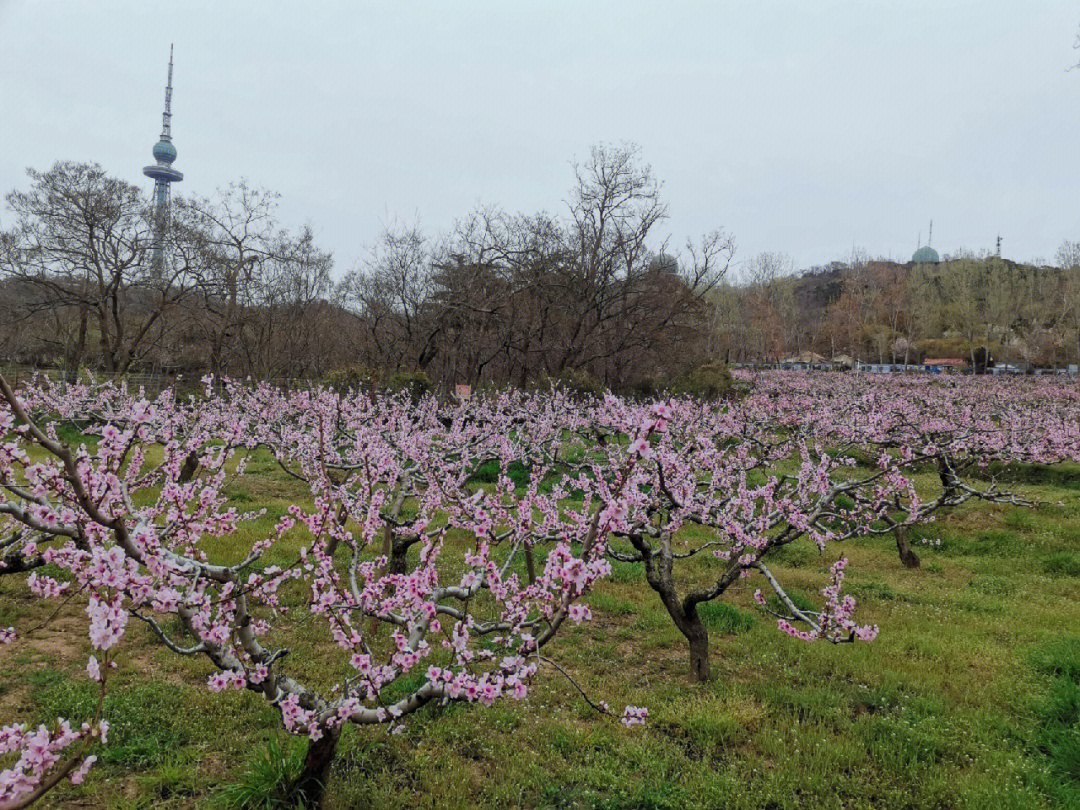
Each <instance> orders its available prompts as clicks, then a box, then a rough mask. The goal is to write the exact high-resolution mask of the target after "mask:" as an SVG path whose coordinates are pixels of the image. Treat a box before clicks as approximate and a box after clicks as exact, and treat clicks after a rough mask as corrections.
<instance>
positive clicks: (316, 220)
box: [0, 0, 1080, 272]
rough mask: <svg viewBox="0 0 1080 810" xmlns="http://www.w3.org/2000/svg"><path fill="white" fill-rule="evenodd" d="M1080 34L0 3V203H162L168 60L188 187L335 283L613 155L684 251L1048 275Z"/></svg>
mask: <svg viewBox="0 0 1080 810" xmlns="http://www.w3.org/2000/svg"><path fill="white" fill-rule="evenodd" d="M1078 25H1080V4H1077V3H1075V2H1064V0H1018V1H1017V2H988V0H981V2H953V1H952V0H937V1H936V2H906V1H904V0H888V2H886V1H885V0H859V1H858V2H827V0H806V1H805V2H765V1H764V0H757V2H749V3H734V2H725V3H718V2H697V3H690V2H653V3H640V2H627V1H626V0H623V2H613V3H601V2H583V0H579V1H578V2H571V3H562V2H552V1H551V0H549V2H545V3H523V2H505V0H504V1H503V2H491V3H481V2H468V0H461V1H460V2H429V3H411V2H385V3H378V4H371V3H356V2H341V3H331V2H320V3H314V2H308V3H283V2H266V0H264V1H263V2H259V3H238V2H227V3H226V2H220V0H215V2H198V3H196V2H186V1H185V0H173V2H169V3H157V2H148V1H147V0H141V1H140V2H115V1H110V0H105V1H104V2H74V1H73V2H59V1H53V0H40V2H30V1H29V0H14V1H13V0H0V188H2V189H3V190H4V191H7V190H10V189H11V188H13V187H16V186H19V187H24V186H25V185H26V178H25V173H24V170H25V168H26V167H27V166H34V167H36V168H40V169H45V168H47V167H48V166H49V165H51V164H52V162H53V161H55V160H58V159H73V160H95V161H98V162H100V163H101V164H103V165H104V166H105V167H106V169H108V170H109V171H110V172H113V173H115V174H117V175H120V176H123V177H126V178H128V179H130V180H131V181H134V182H137V183H143V184H145V185H146V187H147V189H149V188H150V186H151V182H150V181H149V180H148V179H147V178H144V177H142V175H141V170H142V167H143V166H144V165H146V164H148V163H151V162H152V159H151V155H150V149H151V147H152V146H153V144H154V143H155V141H156V140H157V136H158V133H159V131H160V129H161V108H162V103H163V88H164V84H165V71H166V64H167V61H168V50H169V43H170V42H175V43H176V75H175V82H174V83H175V92H174V97H173V141H174V143H175V145H176V147H177V151H178V153H179V157H178V159H177V162H176V164H175V165H176V167H177V168H179V169H180V170H181V171H182V172H184V175H185V179H184V182H183V183H181V184H180V185H179V186H178V187H177V190H178V191H181V192H184V191H188V192H192V191H193V192H199V193H209V192H211V191H212V190H213V189H214V188H215V187H217V186H219V185H223V184H225V183H227V182H229V181H231V180H235V179H239V178H241V177H246V178H247V179H249V180H250V181H252V182H254V183H256V184H259V185H263V186H267V187H269V188H272V189H275V190H276V191H279V192H280V193H281V194H282V197H283V200H282V207H281V219H282V220H283V222H284V223H285V224H287V225H289V226H294V227H295V226H299V225H301V224H304V223H309V224H311V225H312V226H313V228H314V229H315V232H316V233H317V234H318V236H319V240H320V242H321V243H322V244H323V245H324V246H325V247H327V248H329V249H331V250H332V251H333V252H334V254H335V256H336V259H337V263H338V268H339V272H340V271H341V270H342V269H346V268H348V267H350V266H351V265H352V264H353V263H354V262H355V261H356V260H357V259H358V258H359V257H360V256H362V255H363V253H364V251H365V247H366V246H368V245H370V244H371V243H372V242H373V241H374V239H375V238H376V236H377V235H378V233H379V231H380V229H381V228H382V226H383V225H384V224H386V223H388V222H392V221H394V220H403V221H412V220H414V219H418V220H419V221H420V222H421V224H422V225H423V226H424V228H425V229H426V230H428V231H439V230H443V229H446V228H449V227H450V226H451V224H452V223H453V220H454V219H455V218H456V217H459V216H462V215H463V214H465V213H466V212H467V211H468V210H470V209H471V208H473V207H475V206H476V205H477V204H478V203H481V202H482V203H493V204H499V205H502V206H503V207H505V208H507V209H510V210H513V211H536V210H539V209H546V210H549V211H555V210H558V209H559V208H560V206H561V205H562V200H564V199H565V197H566V193H567V190H568V188H569V187H570V184H571V180H572V174H571V164H572V162H573V160H574V159H575V158H577V159H580V158H583V157H584V156H586V155H587V154H588V150H589V147H590V145H592V144H594V143H597V142H599V141H607V142H621V141H633V142H636V143H637V144H639V145H640V146H641V148H642V152H643V155H644V158H645V159H646V160H647V161H648V162H649V163H651V164H652V166H653V169H654V171H655V172H656V174H657V176H658V177H659V178H660V179H661V180H663V182H664V196H665V199H666V200H667V202H668V203H669V206H670V219H669V220H668V222H667V223H666V224H665V229H664V230H665V233H670V234H671V236H672V237H673V242H674V243H676V244H681V243H682V242H683V241H685V238H686V237H687V236H690V235H693V236H699V235H700V234H702V233H703V232H705V231H708V230H711V229H712V228H714V227H716V226H723V227H725V228H726V229H728V230H729V231H731V232H732V233H733V234H734V235H735V237H736V240H737V242H738V245H739V254H738V255H739V258H741V259H745V258H748V257H749V256H751V255H752V254H754V253H757V252H759V251H763V250H776V251H784V252H787V253H789V254H791V255H792V256H793V257H794V258H795V260H796V261H797V262H798V264H799V265H800V266H804V267H805V266H808V265H812V264H817V263H823V262H826V261H829V260H831V259H836V258H844V257H846V256H848V255H849V254H850V252H851V247H852V245H853V244H857V245H859V246H860V247H862V248H865V249H866V250H867V251H869V253H870V254H871V255H886V256H892V257H894V258H906V257H908V256H909V255H910V254H911V252H912V251H913V250H914V249H915V247H916V239H917V237H918V235H919V233H920V231H921V233H922V238H923V240H924V241H925V239H926V230H927V220H929V219H930V218H931V217H932V218H933V220H934V246H935V247H936V248H938V249H939V250H941V251H943V252H951V251H954V250H956V249H957V248H960V247H964V248H970V249H981V248H992V247H993V244H994V239H995V237H996V235H997V233H998V231H999V230H1000V232H1001V234H1002V237H1003V240H1004V243H1003V254H1004V255H1005V256H1007V257H1010V258H1015V259H1020V260H1029V259H1033V258H1037V257H1044V258H1050V257H1052V255H1053V253H1054V251H1055V249H1056V248H1057V246H1058V244H1060V242H1061V241H1062V240H1063V239H1065V238H1069V239H1080V195H1078V193H1077V192H1078V190H1080V148H1078V144H1080V71H1076V70H1074V71H1072V72H1067V71H1066V68H1067V67H1068V66H1069V65H1070V64H1071V63H1075V62H1076V61H1078V59H1080V52H1078V51H1075V50H1073V48H1072V45H1073V43H1074V41H1075V39H1076V32H1077V28H1078ZM7 220H8V217H7V216H3V218H2V219H0V222H3V223H6V222H7Z"/></svg>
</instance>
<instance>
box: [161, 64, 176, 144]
mask: <svg viewBox="0 0 1080 810" xmlns="http://www.w3.org/2000/svg"><path fill="white" fill-rule="evenodd" d="M172 68H173V46H172V43H170V44H169V81H168V83H167V84H166V85H165V112H163V113H162V114H161V140H163V141H171V140H172Z"/></svg>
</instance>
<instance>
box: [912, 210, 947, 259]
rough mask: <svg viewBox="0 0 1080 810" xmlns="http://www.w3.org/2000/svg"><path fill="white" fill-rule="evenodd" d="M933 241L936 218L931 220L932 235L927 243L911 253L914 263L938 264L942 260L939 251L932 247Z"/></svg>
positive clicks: (927, 239)
mask: <svg viewBox="0 0 1080 810" xmlns="http://www.w3.org/2000/svg"><path fill="white" fill-rule="evenodd" d="M933 241H934V220H930V235H929V236H928V237H927V238H926V244H925V245H922V246H920V247H919V248H918V249H917V250H916V251H915V252H914V253H913V254H911V261H912V262H913V263H914V264H937V263H938V262H940V261H941V257H940V256H938V252H937V251H936V250H934V249H933V248H932V247H930V243H931V242H933Z"/></svg>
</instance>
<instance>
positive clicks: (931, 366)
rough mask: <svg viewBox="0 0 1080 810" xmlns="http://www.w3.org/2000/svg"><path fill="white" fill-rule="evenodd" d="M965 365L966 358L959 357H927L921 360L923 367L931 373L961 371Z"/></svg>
mask: <svg viewBox="0 0 1080 810" xmlns="http://www.w3.org/2000/svg"><path fill="white" fill-rule="evenodd" d="M967 365H968V363H967V360H964V359H962V358H960V357H928V358H926V359H925V360H923V369H924V370H925V371H929V372H930V373H931V374H948V373H952V372H955V371H963V370H964V369H965V368H967Z"/></svg>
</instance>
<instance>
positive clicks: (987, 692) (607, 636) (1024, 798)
mask: <svg viewBox="0 0 1080 810" xmlns="http://www.w3.org/2000/svg"><path fill="white" fill-rule="evenodd" d="M250 472H251V473H252V474H251V475H248V476H246V478H245V483H244V489H243V490H235V491H234V492H233V497H234V499H235V501H236V503H237V506H238V507H240V508H243V509H251V508H254V507H266V508H267V510H268V514H267V516H266V517H265V518H263V519H261V520H260V521H257V522H255V523H254V524H252V525H250V526H248V527H247V528H245V530H244V531H245V532H252V533H253V534H256V535H257V534H259V533H260V532H265V531H267V530H268V529H269V528H270V527H271V526H272V525H273V522H274V520H275V519H276V517H277V516H278V515H280V514H282V512H283V510H284V509H285V507H286V506H287V505H288V503H290V498H292V497H294V496H296V495H299V494H300V492H299V491H296V492H294V491H293V490H294V489H295V488H296V487H295V482H291V481H289V479H287V478H285V477H284V476H283V475H282V474H281V473H280V472H278V471H276V470H275V468H274V465H273V464H272V462H269V461H268V460H266V459H262V460H256V462H255V463H253V464H252V466H251V468H250ZM1016 485H1017V486H1019V487H1020V488H1021V489H1022V490H1023V491H1024V492H1025V493H1027V494H1029V495H1033V496H1037V497H1039V498H1040V499H1042V500H1044V501H1048V502H1049V503H1050V504H1051V505H1047V506H1044V507H1042V508H1040V509H1038V510H1035V511H1032V510H1028V509H1021V508H1014V507H1010V506H988V505H985V504H969V505H966V506H964V507H961V508H960V509H958V510H956V511H954V512H953V513H952V514H950V515H948V516H947V517H946V518H944V519H942V520H940V521H939V522H937V523H935V524H932V525H930V526H927V527H925V528H923V529H922V530H920V531H919V532H916V533H914V537H913V541H914V542H915V544H916V547H917V550H918V551H919V553H920V554H921V556H922V559H923V566H922V567H921V568H920V569H918V570H907V569H905V568H903V567H902V566H901V565H900V563H899V560H898V559H897V555H896V551H895V548H894V547H893V546H892V545H891V542H890V538H889V537H877V538H867V539H862V540H857V541H849V542H847V543H845V544H843V546H842V547H836V548H830V549H829V550H828V552H827V554H826V555H825V556H824V557H823V556H821V555H819V554H818V553H817V552H816V550H815V549H812V548H803V547H798V546H795V547H792V548H790V549H786V550H785V551H784V552H783V554H782V555H781V556H780V557H779V558H778V560H777V561H776V563H775V565H774V566H773V568H774V570H775V571H776V572H777V573H778V574H782V575H783V577H784V578H785V581H786V582H788V583H790V584H791V586H792V588H793V590H794V592H795V593H796V594H801V595H803V596H804V597H812V596H813V594H814V592H815V591H817V590H819V589H820V587H821V585H822V583H823V582H824V578H825V571H826V570H827V568H828V566H829V565H830V564H831V563H832V562H833V560H835V558H836V556H837V555H838V554H839V553H840V552H841V551H842V552H843V553H845V554H846V555H847V556H848V557H849V559H850V560H851V565H850V566H849V569H848V571H849V576H848V580H847V583H848V586H849V590H850V592H851V593H853V594H854V595H855V596H856V598H857V599H858V602H859V619H860V620H861V621H867V622H872V623H876V624H878V625H880V627H881V633H880V635H879V637H878V639H877V640H876V641H874V642H873V643H871V644H851V645H842V646H832V645H827V644H813V645H807V644H804V643H800V642H797V641H794V640H792V639H790V638H788V637H787V636H785V635H783V634H781V633H779V632H777V630H776V628H775V626H774V623H773V622H772V621H771V620H769V619H768V618H767V617H765V616H763V615H762V614H761V613H760V612H759V611H757V610H756V609H755V607H754V605H753V602H752V600H751V598H750V597H751V593H752V590H753V587H755V586H752V585H747V586H743V587H740V588H739V589H738V590H736V591H734V592H731V593H729V594H728V596H727V598H726V601H725V603H724V604H717V605H713V606H709V607H707V608H706V610H705V611H704V613H705V620H706V622H707V624H708V626H709V628H710V632H711V635H712V667H713V678H712V680H711V682H709V683H708V684H705V685H699V684H695V683H692V682H691V681H690V680H689V678H688V661H687V654H686V647H685V644H684V642H683V640H682V638H681V637H680V636H679V635H678V633H677V631H676V630H675V628H674V626H673V625H672V624H671V622H670V620H669V619H668V617H667V614H666V613H664V611H663V609H662V607H661V605H660V603H659V600H658V599H657V597H656V595H655V594H654V593H653V592H652V591H650V590H649V589H648V588H647V587H645V585H644V581H643V577H642V575H641V571H640V570H638V569H639V566H632V565H619V564H616V569H615V572H614V575H613V576H612V577H611V578H610V580H608V581H606V582H604V583H603V584H601V586H600V587H599V588H598V589H597V590H596V592H595V593H594V594H593V595H592V596H591V597H590V601H591V603H592V606H593V613H594V617H595V618H594V621H592V622H590V623H587V624H584V625H582V626H581V627H575V628H571V629H570V631H569V632H567V633H565V634H564V635H563V636H562V637H561V638H559V639H557V640H556V642H555V644H554V645H553V646H552V647H551V648H549V654H550V656H551V657H552V658H553V659H554V660H556V661H557V662H558V663H559V664H560V665H561V666H562V667H563V668H565V669H566V670H567V671H568V672H569V673H570V674H571V675H572V676H573V677H574V679H575V680H577V681H578V683H580V684H581V685H582V687H584V688H585V689H586V691H587V692H589V693H590V695H591V696H593V697H594V699H602V700H606V701H607V702H608V703H610V704H611V705H612V706H615V707H618V708H621V706H622V705H623V704H626V703H632V704H637V705H644V706H647V707H648V708H649V711H650V716H649V722H648V724H647V725H646V726H645V727H644V728H639V729H634V730H626V729H624V728H622V727H621V726H619V725H618V724H617V723H614V722H613V721H611V720H610V719H608V718H602V717H598V716H597V715H596V714H595V713H594V712H593V711H592V710H591V709H589V708H588V706H587V705H586V703H585V702H584V701H583V700H582V699H581V698H580V697H579V696H578V694H577V693H576V691H575V690H574V689H573V688H572V687H571V686H570V685H569V684H568V683H567V682H566V680H565V679H564V678H563V677H562V676H561V675H559V674H558V673H557V672H555V671H554V670H551V669H547V670H546V671H545V672H543V677H542V678H541V679H539V680H538V682H537V684H536V686H535V688H534V690H533V691H532V693H531V694H530V696H529V698H528V699H527V700H525V701H523V702H520V703H516V702H512V701H504V702H501V703H498V704H497V705H496V706H495V707H494V708H492V709H485V708H482V707H479V706H462V705H455V706H452V707H450V708H448V709H443V710H440V709H438V708H434V707H433V708H429V709H425V710H424V711H422V712H420V713H419V714H418V715H416V716H414V717H413V718H412V719H411V721H410V722H409V723H408V724H407V725H406V729H405V731H404V733H402V734H399V735H389V734H387V733H386V731H385V730H383V729H370V728H368V729H348V730H347V731H346V733H345V736H344V738H343V742H342V746H341V752H340V753H341V755H340V757H339V760H338V762H337V764H336V766H335V768H334V771H333V776H332V780H331V783H330V785H329V805H330V806H331V807H335V808H355V807H370V808H401V807H421V808H424V807H428V808H466V807H484V808H506V807H524V808H605V810H607V809H611V810H614V808H714V807H725V808H750V807H768V808H788V807H792V808H794V807H800V808H806V807H814V808H833V807H844V808H863V807H865V808H883V807H890V808H893V807H906V808H924V807H925V808H953V807H956V808H961V807H963V808H998V807H1000V808H1028V807H1061V808H1065V807H1078V806H1080V468H1076V467H1070V468H1067V469H1065V470H1063V471H1059V470H1055V471H1054V472H1053V474H1052V475H1049V474H1048V475H1041V474H1039V472H1038V470H1034V471H1031V472H1030V473H1029V474H1028V475H1026V476H1024V477H1022V478H1021V480H1019V481H1018V482H1017V484H1016ZM1059 501H1060V502H1062V505H1058V502H1059ZM923 537H925V538H929V539H931V540H936V539H940V540H941V541H942V542H941V545H940V546H933V547H930V546H927V545H923V544H922V543H919V542H918V541H919V540H920V539H921V538H923ZM281 553H282V555H283V558H284V556H285V552H281ZM273 561H274V562H281V561H284V560H280V561H279V560H273ZM715 565H716V564H715V562H713V561H712V559H711V558H709V557H708V556H707V555H700V556H699V557H698V558H694V560H693V562H692V564H691V566H690V568H689V569H688V573H687V574H686V576H688V577H693V578H695V579H699V580H700V579H701V578H704V577H706V576H708V574H709V572H710V570H711V569H712V568H713V567H714V566H715ZM14 579H15V578H13V577H12V578H7V579H5V578H0V625H2V626H7V625H8V624H12V623H15V624H17V625H18V626H21V627H28V626H32V625H34V624H36V623H38V621H40V620H41V619H43V618H44V617H45V616H46V615H47V613H46V607H45V606H43V605H42V604H41V603H40V602H38V601H37V600H35V599H33V598H32V597H30V595H29V594H28V592H27V591H26V589H25V586H24V585H22V584H21V583H20V582H17V581H11V580H14ZM293 598H295V599H297V600H298V601H299V599H301V596H299V595H295V596H294V597H293ZM52 607H53V606H49V610H51V609H52ZM80 610H81V606H80V605H78V604H77V603H76V602H74V601H73V602H72V603H70V604H69V605H68V606H67V607H65V608H64V610H62V611H61V613H60V615H58V616H57V618H56V619H55V620H54V621H53V623H52V624H50V625H49V626H47V627H45V628H44V629H42V630H39V631H37V632H35V633H33V634H31V635H30V636H29V637H27V638H25V639H23V640H20V641H18V642H16V644H15V645H13V646H11V647H8V648H6V649H4V650H3V651H2V657H0V723H7V722H13V721H16V720H20V721H22V720H35V721H48V720H50V719H52V718H55V717H56V716H57V715H58V714H63V715H67V716H74V717H79V716H81V715H85V714H88V713H89V712H90V711H91V710H92V707H93V705H94V697H93V690H92V688H91V686H90V684H89V683H88V682H87V678H86V675H85V673H84V671H83V667H84V666H85V663H86V657H87V655H88V654H89V652H90V650H89V645H88V642H87V640H86V637H85V632H83V631H82V627H83V624H82V622H81V619H82V617H81V615H80V613H79V611H80ZM326 650H327V639H326V638H325V636H324V635H322V634H320V633H319V632H318V631H315V630H313V631H312V632H309V633H302V634H299V635H297V637H296V639H295V640H294V642H293V643H292V652H291V654H290V659H291V662H292V663H291V666H292V667H293V670H292V671H293V672H295V673H296V674H298V675H300V676H302V677H310V678H315V679H320V678H321V679H326V680H332V679H334V678H335V677H336V676H337V675H338V674H340V673H339V668H340V666H341V664H340V659H339V658H338V657H333V656H329V655H324V654H323V653H324V652H325V651H326ZM118 661H119V665H120V666H119V670H118V672H117V675H116V677H115V680H114V682H113V683H112V685H111V688H110V697H109V700H108V704H107V706H106V716H107V717H108V718H109V719H110V721H111V722H112V723H113V731H112V733H111V734H110V742H109V746H108V748H107V749H105V750H104V751H103V752H101V754H100V759H101V762H100V763H99V764H98V765H97V766H95V768H94V770H93V771H92V772H91V776H90V777H89V778H88V779H87V781H86V783H85V784H84V785H82V786H81V787H77V788H76V787H72V786H70V785H66V786H64V787H62V788H60V789H59V790H57V791H55V792H54V793H53V794H51V795H50V796H49V797H48V799H47V800H46V801H44V802H43V805H44V806H51V807H76V806H78V807H103V808H142V807H145V808H150V807H155V808H192V807H203V806H213V805H214V804H220V803H221V802H222V801H224V800H223V798H222V797H223V796H224V795H225V793H224V792H223V791H225V787H226V786H227V785H230V784H233V785H235V784H238V783H239V784H251V783H252V780H253V779H256V777H255V776H253V774H254V773H256V772H257V774H261V775H260V776H258V778H260V779H266V778H269V777H267V773H269V772H272V771H273V767H272V763H271V764H270V765H267V764H266V760H267V756H266V751H267V750H268V749H269V750H271V751H273V750H275V747H276V751H277V752H278V754H280V756H281V757H282V758H285V759H287V758H289V757H290V756H291V757H292V762H294V763H295V761H296V757H295V753H296V747H297V746H300V747H301V749H302V746H303V743H302V742H301V741H297V740H293V739H288V738H286V735H284V734H283V732H282V731H281V730H280V728H279V723H278V721H277V718H276V715H275V712H274V711H273V710H272V709H269V708H267V707H266V706H265V705H264V704H263V703H262V702H261V700H260V699H259V698H257V697H256V696H254V695H252V694H247V693H237V692H232V691H230V692H226V693H222V694H213V693H211V692H209V691H208V690H207V689H206V686H205V682H206V677H207V675H208V674H209V673H210V671H211V670H210V666H209V664H208V663H207V662H206V661H203V660H200V659H198V658H194V659H187V658H179V657H177V656H176V655H174V654H172V653H170V652H168V651H166V650H164V649H162V648H161V647H160V646H159V645H158V644H156V643H155V642H154V639H153V638H152V637H151V635H150V633H149V632H148V631H147V630H146V628H144V627H143V626H141V625H139V624H138V623H137V622H134V621H133V622H132V626H131V627H130V629H129V631H128V638H127V640H126V643H125V645H124V646H123V649H122V651H121V653H120V655H119V659H118ZM260 758H261V761H262V762H263V765H262V770H261V771H259V767H260V766H259V765H258V762H259V761H260ZM253 763H255V764H253ZM271 776H272V774H271ZM256 792H257V791H256ZM233 794H234V795H238V794H237V792H236V791H233Z"/></svg>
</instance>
